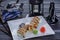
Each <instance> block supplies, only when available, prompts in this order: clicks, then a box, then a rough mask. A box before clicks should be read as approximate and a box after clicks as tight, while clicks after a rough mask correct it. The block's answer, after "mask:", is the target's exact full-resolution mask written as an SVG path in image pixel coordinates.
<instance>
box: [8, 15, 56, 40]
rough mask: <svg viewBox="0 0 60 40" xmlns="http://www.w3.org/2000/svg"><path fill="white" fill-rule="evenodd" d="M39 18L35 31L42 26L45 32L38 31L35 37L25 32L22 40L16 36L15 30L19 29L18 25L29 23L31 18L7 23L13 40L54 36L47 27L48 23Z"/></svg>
mask: <svg viewBox="0 0 60 40" xmlns="http://www.w3.org/2000/svg"><path fill="white" fill-rule="evenodd" d="M39 18H40V21H39V24H38V27H37V30H40V28H41V27H42V26H44V27H45V28H46V32H45V33H41V32H40V31H38V34H37V35H34V34H33V33H31V32H27V33H26V35H25V38H22V37H21V36H18V34H17V30H18V29H19V25H20V24H21V23H30V21H31V20H32V17H28V18H23V19H17V20H11V21H8V22H7V23H8V25H9V28H10V30H11V33H12V36H13V40H23V39H28V38H34V37H39V36H46V35H52V34H55V32H54V31H53V30H52V28H51V27H50V26H49V25H48V23H47V22H46V21H45V19H44V18H43V17H42V16H39Z"/></svg>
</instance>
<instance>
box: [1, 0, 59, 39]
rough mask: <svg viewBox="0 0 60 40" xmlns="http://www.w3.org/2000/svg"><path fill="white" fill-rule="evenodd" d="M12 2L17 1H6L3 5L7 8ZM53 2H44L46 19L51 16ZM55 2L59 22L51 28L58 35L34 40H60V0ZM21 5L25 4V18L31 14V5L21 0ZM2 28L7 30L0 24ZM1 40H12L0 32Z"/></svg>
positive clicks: (26, 0)
mask: <svg viewBox="0 0 60 40" xmlns="http://www.w3.org/2000/svg"><path fill="white" fill-rule="evenodd" d="M10 1H15V0H6V1H4V2H2V5H3V6H6V5H7V4H8V3H9V2H10ZM51 1H52V0H44V16H45V17H46V16H48V15H49V13H48V12H49V4H50V2H51ZM54 2H55V13H56V15H57V17H58V20H59V21H58V23H56V24H55V25H51V27H52V28H53V29H54V31H55V32H56V34H55V35H54V37H43V38H34V40H40V39H41V40H60V0H54ZM19 3H24V12H23V16H25V15H26V14H28V13H29V4H28V3H29V0H20V2H19ZM3 8H4V7H3ZM0 28H2V29H3V30H5V29H4V28H3V26H2V25H1V24H0ZM0 40H11V37H9V36H7V35H6V34H4V33H3V32H1V31H0ZM28 40H29V39H28ZM30 40H33V39H30Z"/></svg>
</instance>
